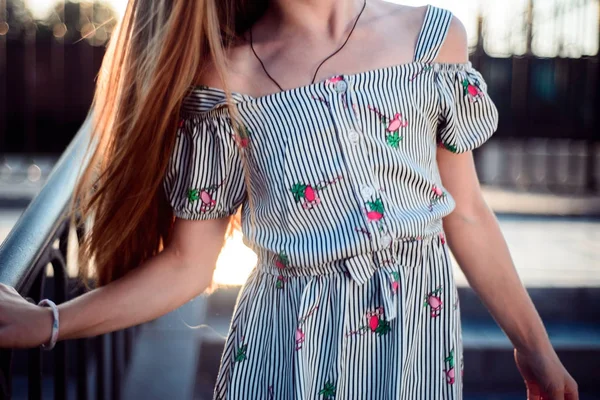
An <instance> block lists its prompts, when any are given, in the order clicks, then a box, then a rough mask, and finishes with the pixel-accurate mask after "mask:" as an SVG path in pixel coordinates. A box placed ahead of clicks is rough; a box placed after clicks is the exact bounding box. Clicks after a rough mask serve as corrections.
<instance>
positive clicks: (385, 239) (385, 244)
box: [381, 233, 392, 247]
mask: <svg viewBox="0 0 600 400" xmlns="http://www.w3.org/2000/svg"><path fill="white" fill-rule="evenodd" d="M390 243H392V237H391V236H390V234H389V233H386V234H385V235H383V236H382V237H381V244H383V247H388V246H389V245H390Z"/></svg>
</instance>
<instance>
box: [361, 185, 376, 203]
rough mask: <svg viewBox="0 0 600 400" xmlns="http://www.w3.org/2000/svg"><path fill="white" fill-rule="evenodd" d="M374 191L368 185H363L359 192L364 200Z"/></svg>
mask: <svg viewBox="0 0 600 400" xmlns="http://www.w3.org/2000/svg"><path fill="white" fill-rule="evenodd" d="M374 193H375V190H373V188H372V187H371V186H369V185H363V187H362V188H361V189H360V194H362V196H363V198H364V199H365V200H369V199H370V198H371V196H373V194H374Z"/></svg>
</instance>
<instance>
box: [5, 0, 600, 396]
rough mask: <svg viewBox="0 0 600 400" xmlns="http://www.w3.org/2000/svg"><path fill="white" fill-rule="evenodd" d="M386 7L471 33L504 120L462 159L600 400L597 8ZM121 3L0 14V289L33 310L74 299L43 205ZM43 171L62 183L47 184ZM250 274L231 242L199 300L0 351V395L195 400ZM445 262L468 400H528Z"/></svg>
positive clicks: (567, 0)
mask: <svg viewBox="0 0 600 400" xmlns="http://www.w3.org/2000/svg"><path fill="white" fill-rule="evenodd" d="M398 2H399V3H402V4H408V5H422V4H426V3H431V4H434V5H437V6H441V7H445V8H448V9H450V10H452V11H453V12H454V13H455V14H456V15H457V16H458V17H459V18H460V19H461V20H462V21H463V23H464V24H465V26H466V27H467V30H468V33H469V45H470V50H471V56H470V57H471V61H472V62H473V64H474V66H475V67H476V68H477V69H479V70H480V71H481V72H482V74H483V76H484V78H485V79H486V82H487V83H488V88H489V93H490V96H491V97H492V98H493V100H494V101H495V103H496V105H497V107H498V109H499V113H500V123H499V128H498V131H497V132H496V134H495V135H494V136H493V137H492V139H490V141H489V142H488V143H486V144H485V145H484V146H483V147H481V148H480V149H477V150H476V151H475V153H474V155H475V160H476V165H477V171H478V174H479V177H480V180H481V183H482V185H483V189H484V193H485V196H486V200H487V201H488V203H489V204H490V206H491V207H492V208H493V209H494V211H495V212H496V213H497V215H498V219H499V221H500V224H501V228H502V230H503V232H504V234H505V237H506V239H507V242H508V244H509V247H510V249H511V253H512V255H513V259H514V261H515V264H516V266H517V269H518V270H519V274H520V276H521V278H522V280H523V282H524V284H525V285H526V287H527V288H528V290H529V292H530V295H531V296H532V298H533V300H534V302H535V304H536V307H537V308H538V310H539V311H540V314H541V315H542V318H543V319H544V321H545V323H546V326H547V328H548V331H549V333H550V335H551V339H552V342H553V344H554V345H555V347H556V348H557V350H558V352H559V355H560V356H561V358H562V359H563V361H564V362H565V364H566V365H567V367H568V369H569V370H570V371H571V372H572V374H573V375H574V376H575V378H576V379H577V380H578V382H579V384H580V388H581V389H582V397H581V398H582V399H600V383H599V382H600V379H598V378H600V219H599V216H600V60H599V57H598V48H599V41H600V0H504V1H502V2H491V1H483V0H461V1H458V0H456V1H452V0H446V1H441V0H440V1H434V0H431V1H429V2H426V1H416V0H411V1H398ZM125 5H126V1H125V0H111V1H80V2H70V1H69V2H65V1H54V0H28V1H24V0H0V242H1V241H4V240H5V239H6V238H7V237H9V232H11V230H12V229H13V228H15V231H14V232H13V234H12V242H11V241H9V240H6V242H5V243H4V245H3V247H2V248H0V261H6V260H13V258H11V257H17V258H19V257H20V258H19V265H23V266H24V267H23V268H22V270H19V271H18V274H16V273H13V272H11V273H10V274H8V272H6V271H7V270H8V269H7V268H8V267H7V266H6V265H2V264H1V263H0V281H2V282H5V280H6V279H5V280H3V279H2V278H3V277H7V276H11V277H12V278H11V279H13V278H14V279H17V281H18V282H19V283H20V284H22V287H23V290H25V288H26V289H27V290H34V289H35V290H37V292H36V293H37V295H38V296H39V295H41V293H42V292H44V293H46V295H45V297H48V294H49V293H50V294H52V293H54V295H55V296H59V297H60V296H63V297H64V298H65V299H66V298H67V297H70V296H72V295H73V293H71V291H70V290H69V289H68V288H69V284H70V283H69V282H71V280H70V277H72V276H73V275H74V269H73V267H72V266H70V265H67V264H68V263H67V262H66V259H65V257H64V254H65V252H66V247H65V246H66V245H65V243H66V240H67V238H68V236H69V232H68V229H66V228H65V227H64V226H63V225H61V222H60V218H59V216H60V213H61V212H62V209H61V208H60V207H59V206H56V205H54V204H55V203H53V201H54V200H53V199H55V198H59V199H61V198H64V196H68V193H63V192H65V191H67V192H68V190H69V189H68V188H69V187H70V185H71V184H72V181H70V180H69V179H70V178H69V177H68V176H67V170H69V169H72V168H73V167H76V166H77V165H78V164H77V159H76V158H73V157H72V156H71V155H70V154H69V152H68V151H66V150H67V146H68V145H69V143H71V141H72V139H73V138H74V137H75V135H76V133H77V132H78V130H79V129H80V127H81V126H82V123H83V121H84V119H85V117H86V114H87V111H88V108H89V106H90V103H91V100H92V96H93V92H94V84H95V77H96V74H97V73H98V70H99V67H100V64H101V61H102V57H103V54H104V51H105V46H106V43H107V41H108V39H109V38H110V35H111V32H112V31H113V29H114V27H115V25H116V23H117V21H118V19H119V18H120V16H121V15H122V12H123V10H124V7H125ZM61 155H64V157H63V159H61V162H58V161H59V158H60V157H61ZM55 166H56V167H57V170H59V169H61V168H58V167H61V166H62V169H61V171H62V172H60V171H59V172H60V173H59V172H57V173H56V174H54V175H55V176H54V182H50V181H49V180H48V179H49V174H50V172H51V171H52V169H53V168H54V167H55ZM61 174H62V175H61ZM61 179H62V180H61ZM51 180H52V179H51ZM51 183H52V185H51ZM46 184H48V185H46ZM45 185H46V190H45V192H42V188H44V186H45ZM36 197H37V198H36ZM33 199H36V201H34V202H32V200H33ZM57 201H58V200H57ZM36 202H37V204H36ZM57 204H62V203H60V201H58V203H57ZM30 205H31V207H30V208H32V210H30V211H29V214H27V213H24V211H25V210H26V209H27V207H28V206H30ZM34 206H35V207H34ZM44 207H45V208H44ZM57 207H58V208H57ZM52 215H54V217H52ZM21 217H23V218H21ZM19 218H21V221H19ZM46 219H48V220H46ZM17 228H18V229H17ZM70 234H71V235H72V232H71V233H70ZM75 237H76V236H75ZM11 243H12V247H13V248H12V249H9V248H8V247H9V245H11ZM15 243H18V244H19V247H24V248H27V249H25V250H23V249H19V251H16V250H15V248H14V247H17V246H16V245H15ZM2 251H4V253H2ZM8 252H10V253H8ZM55 253H56V254H58V253H60V254H62V256H58V255H56V254H55ZM2 254H4V255H5V257H4V258H2ZM6 254H10V257H8V258H7V256H6ZM15 254H17V255H15ZM28 255H29V256H28ZM61 257H62V258H61ZM57 259H58V260H59V261H56V260H57ZM255 260H256V259H255V256H254V253H252V252H251V251H250V250H249V249H247V248H246V247H245V246H243V244H242V243H241V237H239V235H237V236H234V238H233V239H232V240H230V241H229V242H228V243H227V245H226V247H225V249H224V251H223V252H222V254H221V257H220V258H219V261H218V266H217V271H216V274H215V279H216V281H217V283H219V284H221V288H220V289H218V290H217V291H215V292H214V293H213V294H211V295H203V296H200V297H199V298H197V299H194V300H193V301H191V302H190V303H189V304H186V305H185V306H184V307H182V308H181V309H179V310H176V312H174V313H171V314H169V315H167V316H165V317H163V318H160V319H158V320H156V321H153V322H152V323H149V324H145V325H143V326H140V327H137V328H135V329H131V330H127V331H124V332H118V333H115V334H111V335H104V336H102V337H98V338H94V339H90V340H80V341H73V343H71V342H67V343H64V344H61V346H60V347H58V348H57V351H55V352H54V353H52V354H44V357H43V358H42V357H41V356H40V355H39V351H38V352H36V351H35V350H33V351H29V352H24V351H15V352H12V353H10V354H9V353H8V352H6V353H4V354H2V353H0V354H2V357H0V389H3V390H4V391H3V390H0V398H2V395H3V393H4V396H7V393H8V392H7V390H9V389H10V391H12V396H13V398H15V399H25V398H42V397H44V398H51V397H54V398H56V399H59V398H87V397H90V398H98V399H104V398H110V399H116V398H127V399H129V398H144V399H149V398H157V399H159V398H166V397H169V398H173V399H188V398H196V399H209V398H210V394H211V390H212V384H213V382H214V379H215V374H216V369H217V367H218V361H219V356H220V352H221V350H222V345H223V342H222V340H223V335H225V334H226V332H227V328H228V324H229V318H230V316H231V311H232V308H233V305H234V303H235V298H236V295H237V292H238V290H239V285H241V284H242V283H243V282H244V280H245V278H246V276H247V275H248V273H249V272H250V271H251V269H252V268H253V265H254V262H255ZM47 264H51V266H52V268H50V267H48V266H47ZM455 265H456V268H455V272H456V279H457V282H458V284H459V286H460V296H461V305H462V307H463V326H464V328H463V329H464V341H465V363H466V367H465V399H470V400H475V399H490V400H491V399H506V400H508V399H523V398H525V395H524V391H523V384H522V382H521V380H520V378H519V375H518V373H517V371H516V368H515V366H514V362H513V360H512V355H511V347H510V343H509V342H508V341H507V340H506V338H505V337H504V336H503V333H502V332H501V331H500V330H499V329H498V327H497V326H496V325H495V323H494V321H493V320H492V319H491V317H490V316H489V314H488V313H487V311H486V310H485V309H484V308H483V306H482V305H481V304H480V303H479V301H478V300H477V299H476V297H475V296H474V294H473V292H472V291H471V289H469V287H468V285H467V282H466V280H465V278H464V276H463V275H462V273H461V272H460V269H459V268H458V265H457V264H456V263H455ZM3 269H4V270H5V271H4V274H3V271H2V270H3ZM62 269H64V270H65V271H66V272H65V273H64V276H63V275H61V274H58V275H60V276H61V278H60V279H57V276H58V275H55V272H56V271H59V270H62ZM38 270H39V271H43V272H42V273H41V275H43V278H40V277H36V276H38V275H36V273H37V272H36V273H33V272H32V271H34V272H35V271H38ZM15 274H16V275H15ZM41 275H40V276H41ZM15 276H17V277H16V278H15ZM7 279H8V278H7ZM62 281H64V282H66V286H65V285H63V286H65V287H63V286H61V285H62V283H61V282H62ZM5 283H6V282H5ZM36 288H37V289H36ZM60 291H62V292H65V294H59V293H58V292H60ZM65 296H66V297H65ZM32 297H35V296H33V295H32ZM196 325H200V326H196ZM207 325H208V326H207ZM192 326H193V327H194V328H196V329H191V328H190V327H192ZM38 396H39V397H38Z"/></svg>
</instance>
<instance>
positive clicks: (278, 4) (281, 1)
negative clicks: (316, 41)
mask: <svg viewBox="0 0 600 400" xmlns="http://www.w3.org/2000/svg"><path fill="white" fill-rule="evenodd" d="M365 1H366V0H272V1H271V5H270V6H269V9H268V10H267V13H266V15H265V19H266V20H268V23H269V25H271V26H272V27H273V28H274V29H276V30H278V31H279V32H281V33H285V32H286V31H294V32H297V31H298V30H301V31H308V32H311V33H313V34H317V35H327V37H329V38H332V39H339V38H341V37H343V36H344V35H345V34H347V29H348V28H349V26H351V25H352V24H353V23H354V21H355V19H356V17H357V16H358V13H359V12H360V10H361V9H362V7H363V4H364V2H365Z"/></svg>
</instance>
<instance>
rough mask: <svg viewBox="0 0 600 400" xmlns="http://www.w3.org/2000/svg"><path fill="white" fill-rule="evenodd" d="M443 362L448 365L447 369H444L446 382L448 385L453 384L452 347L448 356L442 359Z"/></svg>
mask: <svg viewBox="0 0 600 400" xmlns="http://www.w3.org/2000/svg"><path fill="white" fill-rule="evenodd" d="M444 363H445V364H446V365H447V366H448V368H447V369H444V372H445V373H446V382H447V383H448V384H449V385H452V384H454V379H455V372H454V349H452V350H451V351H450V354H449V355H448V357H446V358H445V359H444Z"/></svg>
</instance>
